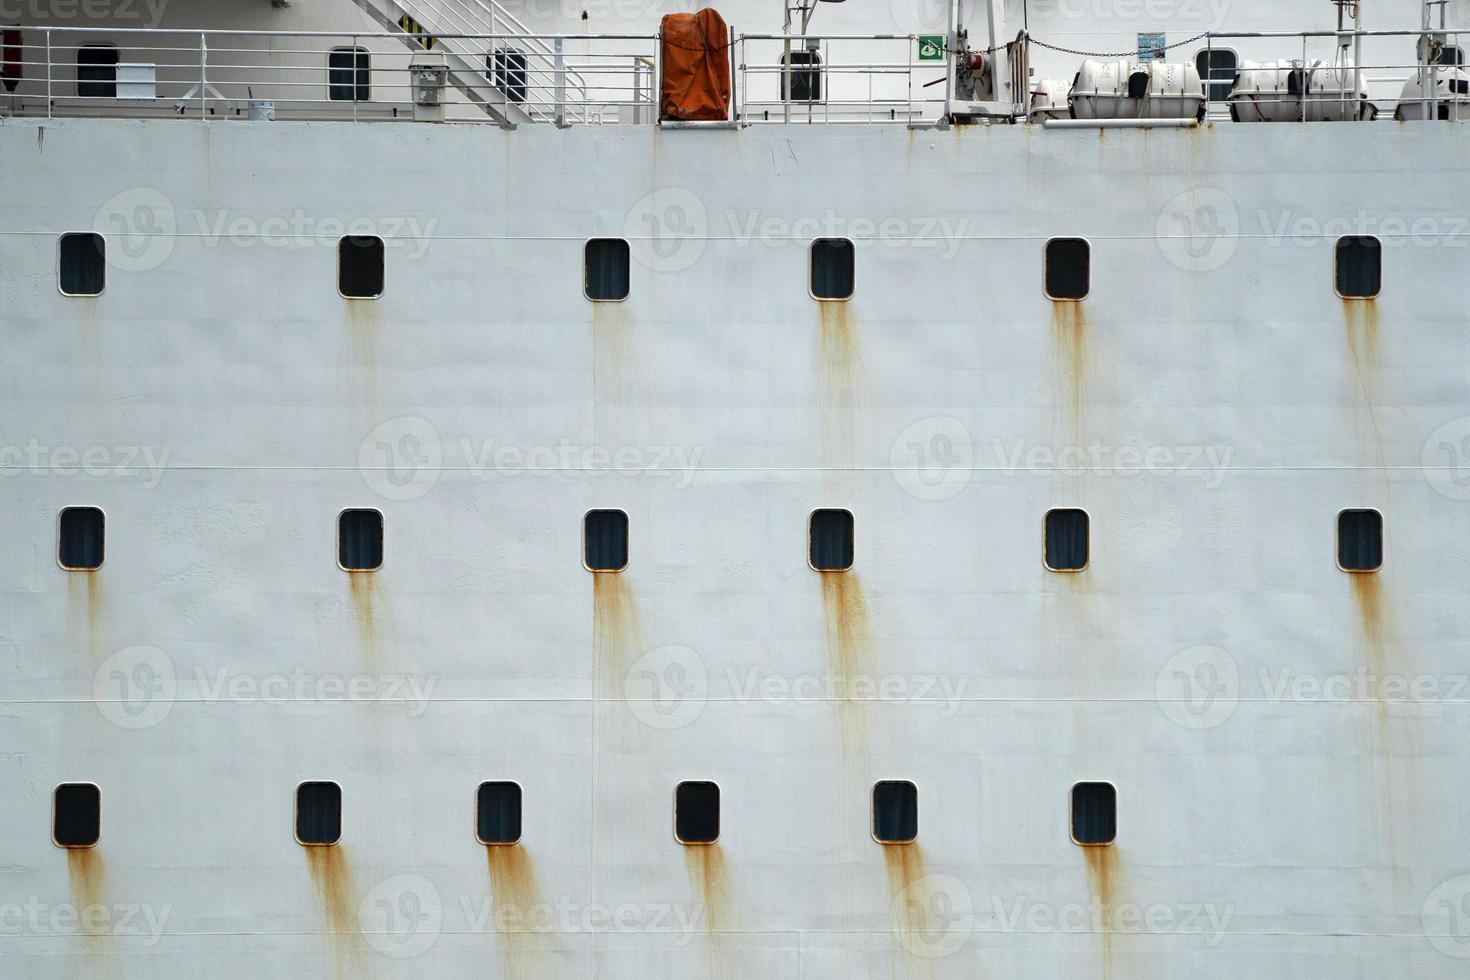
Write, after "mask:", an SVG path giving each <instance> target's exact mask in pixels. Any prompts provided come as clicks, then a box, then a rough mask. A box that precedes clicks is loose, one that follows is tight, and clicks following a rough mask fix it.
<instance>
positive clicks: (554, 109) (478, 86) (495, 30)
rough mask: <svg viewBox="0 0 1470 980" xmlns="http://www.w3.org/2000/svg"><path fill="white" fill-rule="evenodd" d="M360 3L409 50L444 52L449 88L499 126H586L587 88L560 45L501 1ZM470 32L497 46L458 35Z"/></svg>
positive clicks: (358, 1) (380, 0) (366, 0)
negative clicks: (539, 34)
mask: <svg viewBox="0 0 1470 980" xmlns="http://www.w3.org/2000/svg"><path fill="white" fill-rule="evenodd" d="M354 2H355V3H356V4H357V5H358V6H359V7H361V8H362V9H363V10H364V11H366V12H367V14H368V15H369V16H371V17H372V18H373V19H374V20H376V21H377V22H378V23H379V24H382V25H383V28H384V29H385V30H387V31H390V32H392V33H396V34H399V35H401V36H402V38H403V43H404V44H406V45H408V46H409V47H411V48H414V49H416V50H417V49H432V50H434V51H438V52H441V53H442V54H443V56H444V60H445V62H446V64H447V65H448V68H449V82H450V84H452V85H453V86H454V87H455V88H456V89H458V90H459V91H460V92H461V93H463V95H464V96H465V98H466V99H468V100H469V101H470V102H472V103H474V104H475V105H477V106H479V107H480V108H481V109H482V110H484V112H485V113H486V115H488V116H490V117H491V118H492V119H495V120H496V121H497V122H500V123H502V124H504V125H516V124H519V123H527V122H531V123H554V124H556V125H559V126H560V125H568V124H570V123H574V122H586V121H587V119H588V105H587V86H586V82H585V80H584V79H583V78H582V77H581V75H579V74H578V73H577V72H575V71H569V70H568V69H567V67H566V60H565V57H564V55H563V52H562V50H561V42H560V41H559V40H554V41H551V42H548V41H547V40H545V39H544V38H539V37H535V36H532V35H531V32H530V30H529V29H528V28H527V27H526V25H525V24H523V23H522V22H521V21H520V20H519V19H518V18H516V17H515V15H513V14H512V13H510V11H508V10H506V9H505V8H504V7H502V6H501V5H500V4H499V3H498V2H496V0H354ZM464 34H478V35H491V36H492V37H493V40H477V39H468V38H463V37H457V36H455V35H464ZM497 51H500V52H503V54H502V59H507V60H501V59H496V64H497V65H499V67H500V70H499V71H492V70H491V59H492V58H494V57H495V53H496V52H497ZM509 59H514V60H509ZM497 82H499V83H500V84H496V83H497Z"/></svg>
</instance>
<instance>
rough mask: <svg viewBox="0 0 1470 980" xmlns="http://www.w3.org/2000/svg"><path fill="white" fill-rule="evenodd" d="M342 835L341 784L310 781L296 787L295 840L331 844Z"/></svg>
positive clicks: (306, 842) (302, 842)
mask: <svg viewBox="0 0 1470 980" xmlns="http://www.w3.org/2000/svg"><path fill="white" fill-rule="evenodd" d="M341 839H342V787H341V786H338V785H337V784H336V783H328V782H311V783H302V784H301V785H300V786H297V787H296V841H297V843H300V844H335V843H337V842H338V841H339V840H341Z"/></svg>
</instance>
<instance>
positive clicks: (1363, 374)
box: [1342, 299, 1384, 466]
mask: <svg viewBox="0 0 1470 980" xmlns="http://www.w3.org/2000/svg"><path fill="white" fill-rule="evenodd" d="M1342 317H1343V324H1344V327H1345V328H1346V331H1347V346H1348V355H1349V356H1350V357H1351V358H1352V370H1353V375H1354V377H1355V378H1356V379H1357V382H1358V394H1359V397H1360V399H1361V409H1362V412H1363V414H1364V415H1365V416H1366V417H1367V423H1368V427H1369V428H1370V429H1372V431H1373V439H1374V443H1375V445H1376V446H1377V459H1378V465H1379V466H1383V465H1384V460H1383V433H1382V432H1381V431H1380V430H1379V428H1378V416H1377V415H1376V414H1375V412H1374V402H1375V401H1376V400H1377V399H1376V392H1375V388H1376V384H1375V381H1376V379H1377V377H1378V374H1379V360H1378V333H1379V331H1378V303H1377V301H1376V300H1372V299H1344V300H1343V301H1342Z"/></svg>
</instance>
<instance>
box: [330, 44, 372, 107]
mask: <svg viewBox="0 0 1470 980" xmlns="http://www.w3.org/2000/svg"><path fill="white" fill-rule="evenodd" d="M318 50H320V49H318ZM371 80H372V63H371V61H370V56H369V55H368V50H367V48H357V47H352V48H333V49H332V51H331V53H330V54H329V55H327V98H328V99H329V100H331V101H332V102H368V101H370V100H371V97H372V81H371Z"/></svg>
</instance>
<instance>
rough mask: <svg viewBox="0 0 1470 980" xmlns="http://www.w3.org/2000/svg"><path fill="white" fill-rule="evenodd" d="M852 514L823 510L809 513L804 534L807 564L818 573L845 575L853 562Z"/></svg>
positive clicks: (836, 510) (835, 510)
mask: <svg viewBox="0 0 1470 980" xmlns="http://www.w3.org/2000/svg"><path fill="white" fill-rule="evenodd" d="M853 535H854V529H853V519H852V511H850V510H841V509H837V508H825V509H822V510H814V511H812V517H811V524H810V526H809V528H808V530H807V551H808V555H807V561H809V562H811V566H812V568H815V569H816V570H817V571H819V572H845V571H847V570H848V569H849V568H851V567H852V562H853V547H854V546H853Z"/></svg>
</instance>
